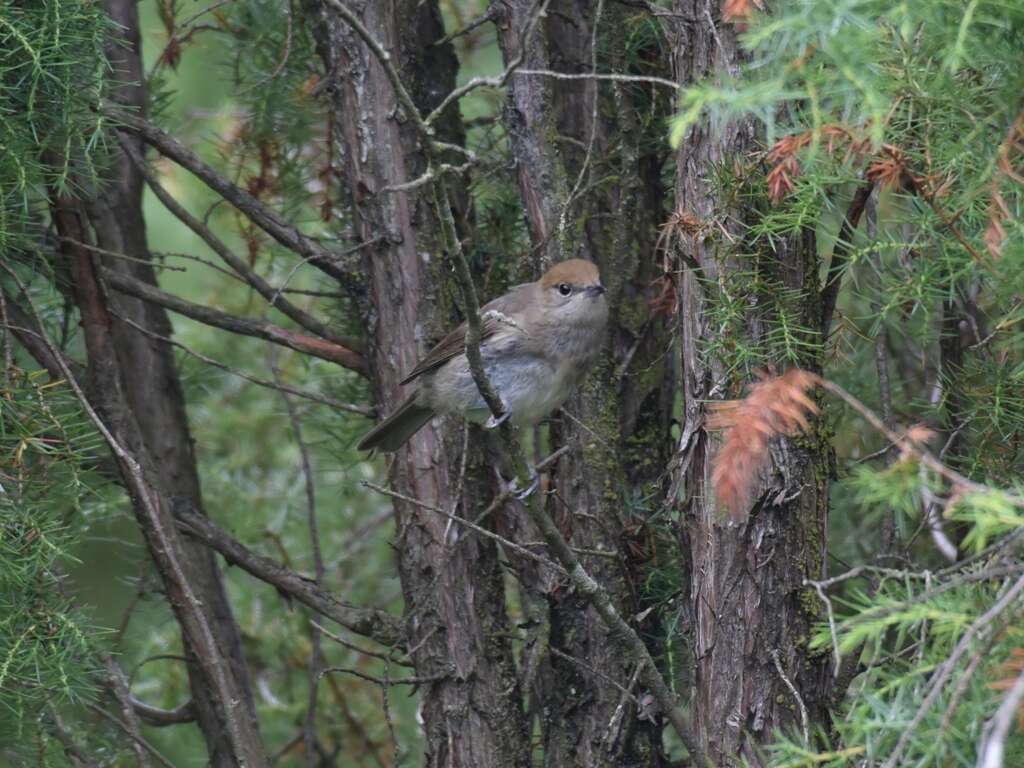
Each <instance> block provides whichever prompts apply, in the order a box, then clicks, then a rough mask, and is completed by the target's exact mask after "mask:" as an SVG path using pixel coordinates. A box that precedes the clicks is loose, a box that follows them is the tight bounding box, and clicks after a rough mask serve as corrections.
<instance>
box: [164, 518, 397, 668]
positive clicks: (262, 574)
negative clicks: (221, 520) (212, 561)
mask: <svg viewBox="0 0 1024 768" xmlns="http://www.w3.org/2000/svg"><path fill="white" fill-rule="evenodd" d="M174 514H175V517H176V518H177V522H178V527H179V528H181V529H182V530H183V531H184V532H185V533H188V534H190V535H191V536H193V537H194V538H196V539H197V540H198V541H200V542H202V543H203V544H205V545H206V546H208V547H210V549H213V550H215V551H217V552H219V553H220V555H221V556H222V557H223V558H224V559H225V560H226V561H227V562H228V563H230V564H231V565H237V566H238V567H239V568H241V569H242V570H244V571H245V572H246V573H248V574H250V575H252V576H255V577H256V578H257V579H259V580H260V581H264V582H266V583H267V584H270V585H271V586H273V587H275V588H276V589H277V590H278V591H279V592H281V593H282V594H283V595H285V596H286V597H287V596H290V597H293V598H295V599H296V600H297V601H299V602H300V603H302V604H303V605H305V606H307V607H309V608H312V609H313V610H314V611H316V612H317V613H319V614H321V615H322V616H326V617H327V618H329V619H331V620H333V621H336V622H338V623H339V624H340V625H341V626H343V627H345V628H346V629H348V630H350V631H352V632H355V633H356V634H357V635H363V636H364V637H369V638H371V639H373V640H376V641H377V642H378V643H380V644H381V645H384V646H389V647H390V646H394V647H399V648H401V647H404V645H405V639H404V632H403V631H402V626H401V622H399V621H398V619H396V618H394V617H393V616H391V615H390V614H388V613H386V612H385V611H380V610H376V609H373V608H359V607H357V606H354V605H349V604H347V603H344V602H342V601H340V600H338V599H337V598H336V597H334V595H332V594H331V593H329V592H327V591H326V590H323V589H320V588H318V587H317V586H316V585H315V584H314V583H313V582H312V581H311V580H310V579H308V578H306V577H305V576H302V575H300V574H298V573H295V572H294V571H291V570H289V569H287V568H284V567H283V566H281V565H278V564H277V563H276V562H274V561H273V560H271V559H270V558H268V557H264V556H262V555H258V554H256V553H255V552H253V551H252V550H250V549H249V548H248V547H246V546H245V545H244V544H242V543H241V542H239V541H238V540H236V539H234V538H232V537H231V536H230V535H229V534H228V533H227V532H225V531H224V530H222V529H221V528H220V527H219V526H218V525H217V524H216V523H214V522H213V521H212V520H210V519H209V518H207V517H205V516H203V515H201V514H199V513H198V512H195V511H194V510H191V509H187V508H185V507H179V508H176V509H175V510H174Z"/></svg>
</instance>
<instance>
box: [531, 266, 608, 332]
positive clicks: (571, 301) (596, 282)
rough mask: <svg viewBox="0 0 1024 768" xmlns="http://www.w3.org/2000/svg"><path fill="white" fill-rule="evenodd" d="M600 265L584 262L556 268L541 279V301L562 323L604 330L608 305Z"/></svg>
mask: <svg viewBox="0 0 1024 768" xmlns="http://www.w3.org/2000/svg"><path fill="white" fill-rule="evenodd" d="M604 291H605V288H604V285H602V284H601V273H600V272H598V270H597V265H596V264H594V263H593V262H590V261H586V260H584V259H569V260H568V261H562V262H559V263H558V264H555V266H553V267H552V268H551V269H549V270H548V271H547V272H545V273H544V276H543V277H542V278H541V279H540V293H541V296H540V300H541V302H542V304H543V305H544V307H545V309H546V310H547V312H548V313H550V314H552V315H554V316H555V317H556V318H558V319H559V320H560V321H562V322H566V323H580V324H586V325H597V326H601V327H603V326H604V324H605V322H606V321H607V319H608V302H607V300H606V299H605V296H604Z"/></svg>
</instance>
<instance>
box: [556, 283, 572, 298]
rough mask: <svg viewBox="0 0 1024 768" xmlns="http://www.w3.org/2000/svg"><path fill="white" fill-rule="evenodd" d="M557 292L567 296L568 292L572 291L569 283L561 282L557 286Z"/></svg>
mask: <svg viewBox="0 0 1024 768" xmlns="http://www.w3.org/2000/svg"><path fill="white" fill-rule="evenodd" d="M558 292H559V293H560V294H562V295H563V296H568V295H569V294H570V293H572V286H571V285H569V284H568V283H561V284H560V285H559V286H558Z"/></svg>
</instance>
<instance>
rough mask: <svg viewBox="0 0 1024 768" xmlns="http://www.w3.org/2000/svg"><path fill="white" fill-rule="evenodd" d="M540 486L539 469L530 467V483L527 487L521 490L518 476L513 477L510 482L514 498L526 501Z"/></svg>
mask: <svg viewBox="0 0 1024 768" xmlns="http://www.w3.org/2000/svg"><path fill="white" fill-rule="evenodd" d="M539 486H540V475H539V474H538V473H537V470H536V469H534V468H533V467H530V484H529V485H528V486H526V488H525V489H523V490H519V482H518V479H517V478H514V477H513V478H512V482H511V483H510V484H509V488H508V489H509V491H510V492H511V493H512V498H514V499H515V500H516V501H524V500H525V499H527V498H529V497H530V496H531V495H532V494H533V493H535V492H536V491H537V488H538V487H539Z"/></svg>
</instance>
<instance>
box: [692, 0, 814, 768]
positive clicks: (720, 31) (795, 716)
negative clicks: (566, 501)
mask: <svg viewBox="0 0 1024 768" xmlns="http://www.w3.org/2000/svg"><path fill="white" fill-rule="evenodd" d="M719 6H720V3H718V2H717V0H680V1H678V2H676V4H675V11H676V13H678V14H680V15H681V18H682V19H684V21H681V22H680V23H679V24H678V25H677V39H676V42H675V47H676V73H677V77H678V81H679V82H680V83H681V84H683V85H686V84H688V83H693V82H695V81H698V80H701V79H703V78H705V77H711V78H715V77H719V76H723V75H725V74H726V73H728V72H735V71H736V70H737V69H738V67H739V66H741V65H742V64H743V55H742V53H741V52H740V50H739V49H738V46H737V41H736V33H735V28H734V27H733V26H732V25H730V24H726V23H722V22H721V21H720V18H719ZM712 19H714V21H712ZM712 25H714V26H712ZM758 148H759V146H758V142H757V133H756V131H755V128H754V125H753V123H752V122H749V121H745V120H743V121H737V122H733V123H730V124H728V125H725V126H718V125H716V126H714V127H712V126H711V125H710V124H709V123H707V122H702V123H698V124H697V125H695V126H694V127H693V128H692V129H691V130H690V131H689V132H688V134H687V135H686V136H685V137H684V139H683V142H682V145H681V146H680V148H679V151H678V155H677V159H676V203H677V206H678V208H677V211H682V212H684V213H685V214H687V215H690V216H692V217H693V218H692V221H695V222H699V227H700V231H699V233H698V234H697V235H694V236H693V240H692V242H693V251H692V256H693V258H694V259H695V261H696V262H697V264H699V265H700V269H699V274H698V273H697V272H696V271H694V270H692V269H689V268H687V270H686V273H685V275H684V279H683V283H682V287H683V290H682V302H681V306H680V322H681V327H682V366H683V393H684V419H683V425H682V436H681V438H680V442H679V449H678V455H677V459H676V461H677V473H678V476H677V480H678V481H679V482H680V485H681V487H682V488H683V489H684V490H685V498H684V500H683V501H682V502H681V503H680V504H681V514H682V529H681V535H680V540H681V547H682V549H683V551H684V555H685V556H686V557H687V558H688V562H689V568H690V574H689V590H690V594H689V601H690V617H689V620H690V628H689V631H690V633H691V635H690V637H689V643H690V646H691V648H692V653H693V659H694V661H693V664H694V670H693V698H692V705H691V706H692V711H693V713H694V716H695V727H696V731H697V738H698V740H699V742H700V743H701V745H702V746H703V747H704V749H705V750H706V752H707V754H708V756H709V758H710V759H711V761H712V762H713V764H714V765H720V766H731V765H739V764H740V763H741V761H742V759H743V758H746V759H747V760H749V761H750V762H751V763H752V764H754V765H760V764H762V758H761V756H759V755H758V752H757V746H758V745H759V744H763V743H765V742H767V741H768V740H770V738H771V736H772V732H773V730H775V729H780V728H781V729H790V730H792V729H799V728H801V727H805V728H806V727H807V726H808V725H812V726H813V725H814V724H822V723H825V722H826V718H827V711H826V708H825V707H826V702H825V701H824V694H825V692H826V691H827V686H826V682H827V680H828V675H829V661H828V656H827V654H822V653H821V652H812V651H811V650H810V649H809V648H808V639H809V637H810V633H811V627H812V624H813V623H814V622H815V621H817V620H818V619H819V616H818V602H817V600H816V599H815V596H814V594H813V592H810V591H809V590H808V589H807V588H805V587H804V586H803V581H804V579H805V578H811V579H815V578H820V576H821V574H822V573H823V569H824V558H825V522H826V511H827V490H828V474H829V472H828V470H829V455H830V454H829V450H828V446H827V443H826V441H825V439H824V437H823V436H822V435H821V434H820V433H819V434H817V435H815V436H813V437H811V438H809V439H800V440H796V439H794V440H785V439H784V440H779V441H774V442H773V446H772V462H771V467H770V470H768V471H767V472H766V473H764V475H763V477H762V480H761V485H760V487H759V489H758V491H757V492H756V493H755V494H754V499H755V501H754V503H753V506H752V507H751V508H750V509H749V510H747V513H748V516H747V519H746V522H744V523H741V524H739V525H730V524H728V523H727V522H726V519H725V516H724V514H723V513H722V512H721V511H720V510H719V509H718V508H717V505H716V502H715V496H714V493H713V488H712V485H711V469H712V463H713V461H714V457H715V452H716V450H717V444H718V443H717V438H716V437H715V436H714V435H712V434H710V433H708V432H706V431H705V429H704V418H705V406H704V403H705V402H706V401H707V400H710V399H718V398H722V397H729V396H732V397H735V396H739V395H741V394H742V389H741V388H740V387H739V386H737V384H738V383H741V382H736V381H734V380H733V379H732V378H731V377H730V374H729V373H728V365H727V361H725V360H722V359H719V358H717V357H715V356H713V355H711V354H709V353H708V352H707V349H706V347H707V344H708V342H709V341H712V340H714V339H715V338H716V334H720V333H721V332H722V330H721V328H720V327H719V326H718V325H717V324H715V323H713V322H712V320H711V318H710V310H711V308H712V306H713V303H714V302H715V300H716V295H715V294H716V291H717V290H718V288H717V287H718V286H719V285H721V282H720V281H723V280H727V279H728V278H729V277H730V276H731V275H734V274H735V273H737V272H738V271H740V270H746V271H749V270H751V269H754V270H758V271H759V272H760V273H762V274H770V276H771V277H773V278H774V279H775V280H777V281H778V282H779V283H781V284H783V285H784V286H785V287H786V288H792V289H798V290H799V291H800V292H801V293H800V294H799V295H800V298H799V299H798V301H799V302H800V306H799V307H795V308H794V311H795V312H796V313H797V316H798V317H799V318H800V322H801V325H802V326H803V327H805V328H810V329H818V328H820V327H821V325H820V300H819V287H818V256H817V249H816V243H815V239H814V237H813V234H812V233H810V232H808V233H806V234H804V235H802V236H799V237H794V238H790V239H788V240H782V241H778V242H776V243H775V244H774V247H773V246H772V244H769V243H767V242H751V241H750V238H749V237H748V236H747V235H746V234H745V231H744V230H745V228H744V225H743V222H745V221H751V220H752V217H753V216H754V215H756V211H754V210H750V209H728V208H726V207H725V206H724V205H723V204H722V202H721V199H722V198H720V197H718V196H717V195H716V188H715V187H714V186H713V183H712V180H713V179H714V178H715V177H716V175H718V171H719V170H720V169H721V168H726V169H729V168H733V167H742V165H743V164H745V163H748V162H749V156H750V153H751V152H753V151H755V150H756V149H758ZM754 176H755V179H757V178H763V177H760V175H759V174H754ZM741 183H745V182H741ZM754 183H755V184H758V183H759V184H762V185H763V181H757V180H755V181H754ZM762 195H763V193H762ZM722 228H724V229H725V230H728V232H729V235H728V236H725V235H723V234H722ZM734 243H742V245H743V246H744V247H743V251H744V253H743V255H742V256H740V255H737V254H736V253H735V252H734V250H733V249H734V245H733V244H734ZM751 254H753V255H751ZM749 300H750V302H751V312H750V313H749V318H750V319H749V320H748V321H747V322H746V327H745V329H744V333H745V334H746V335H747V336H748V337H750V338H763V336H764V333H765V331H766V329H767V328H768V327H769V326H770V324H771V323H772V322H773V321H774V320H775V319H776V318H775V315H774V313H773V311H772V310H771V309H770V307H769V308H762V307H761V305H760V304H759V302H760V303H765V297H764V296H758V295H756V293H755V292H754V291H753V290H751V295H750V297H749ZM814 340H815V341H820V333H819V334H817V335H816V337H815V339H814ZM779 362H780V363H781V362H782V361H781V360H780V361H779ZM799 363H800V364H801V365H802V366H803V367H809V368H811V369H812V370H818V369H819V368H820V353H817V352H816V353H813V354H809V355H806V356H805V357H804V359H802V360H800V361H799ZM776 655H777V659H778V664H779V667H780V668H781V669H780V668H777V666H776V662H775V658H776ZM787 681H788V682H789V683H792V685H793V686H795V689H796V691H797V692H798V693H799V695H800V697H801V699H802V702H801V701H798V700H797V698H796V697H795V696H794V694H793V692H792V691H791V690H790V688H789V685H788V684H787ZM804 707H806V715H807V717H808V718H809V720H810V723H805V722H803V719H804V714H803V709H804Z"/></svg>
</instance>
